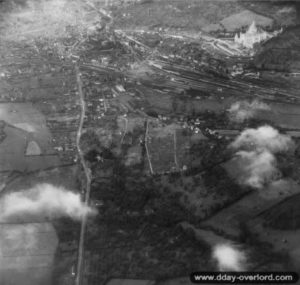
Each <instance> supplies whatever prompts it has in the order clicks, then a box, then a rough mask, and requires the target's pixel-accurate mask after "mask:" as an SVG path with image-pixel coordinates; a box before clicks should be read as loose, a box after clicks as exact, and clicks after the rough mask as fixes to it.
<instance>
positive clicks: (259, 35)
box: [234, 22, 281, 49]
mask: <svg viewBox="0 0 300 285" xmlns="http://www.w3.org/2000/svg"><path fill="white" fill-rule="evenodd" d="M280 32H281V30H280V31H275V32H273V33H268V32H266V31H264V30H262V29H259V28H258V27H257V26H256V24H255V22H252V24H251V25H250V26H249V28H248V30H247V31H246V32H245V33H240V34H235V37H234V41H235V42H236V43H238V44H240V45H242V46H244V47H245V48H249V49H252V48H253V47H254V45H255V44H257V43H261V42H264V41H266V40H268V39H270V38H272V37H274V36H276V35H277V34H279V33H280Z"/></svg>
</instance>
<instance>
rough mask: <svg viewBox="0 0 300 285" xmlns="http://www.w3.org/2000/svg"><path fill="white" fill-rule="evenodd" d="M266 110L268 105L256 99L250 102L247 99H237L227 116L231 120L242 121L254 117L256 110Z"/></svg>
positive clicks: (268, 108)
mask: <svg viewBox="0 0 300 285" xmlns="http://www.w3.org/2000/svg"><path fill="white" fill-rule="evenodd" d="M261 110H262V111H268V110H270V107H269V106H268V105H267V104H265V103H263V102H260V101H258V100H254V101H252V102H248V101H239V102H235V103H233V104H232V105H231V106H230V108H229V110H228V112H229V118H230V120H231V121H234V122H238V123H242V122H244V121H245V120H248V119H251V118H253V117H255V115H256V114H257V112H258V111H261Z"/></svg>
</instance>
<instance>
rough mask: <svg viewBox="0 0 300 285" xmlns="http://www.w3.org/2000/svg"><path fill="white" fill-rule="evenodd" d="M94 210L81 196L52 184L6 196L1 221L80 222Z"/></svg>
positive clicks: (0, 207) (2, 204) (2, 201)
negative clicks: (70, 219)
mask: <svg viewBox="0 0 300 285" xmlns="http://www.w3.org/2000/svg"><path fill="white" fill-rule="evenodd" d="M93 213H94V210H93V209H92V208H90V207H88V206H86V205H84V203H83V202H82V201H81V199H80V194H76V193H74V192H71V191H67V190H66V189H64V188H62V187H56V186H53V185H50V184H38V185H36V186H35V187H33V188H31V189H29V190H23V191H19V192H14V193H10V194H7V195H5V196H4V197H3V198H2V199H1V200H0V220H1V221H7V220H9V219H12V218H15V217H21V216H22V217H24V216H29V217H50V218H58V217H70V218H72V219H74V220H79V219H80V218H81V217H82V216H83V215H87V214H93Z"/></svg>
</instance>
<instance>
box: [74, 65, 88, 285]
mask: <svg viewBox="0 0 300 285" xmlns="http://www.w3.org/2000/svg"><path fill="white" fill-rule="evenodd" d="M75 70H76V80H77V86H78V94H79V97H80V106H81V114H80V123H79V127H78V131H77V136H76V147H77V153H78V156H79V159H80V163H81V165H82V168H83V170H84V173H85V176H86V186H85V191H84V204H85V206H88V205H89V200H90V192H91V171H90V169H89V168H88V166H87V164H86V162H85V160H84V155H83V151H82V149H81V148H80V138H81V134H82V129H83V123H84V118H85V113H86V105H85V100H84V95H83V91H82V81H81V74H80V70H79V67H78V66H76V67H75ZM86 224H87V215H86V214H84V215H83V216H82V220H81V229H80V239H79V249H78V261H77V274H76V279H75V284H76V285H80V284H82V277H83V273H84V272H83V271H84V264H83V261H84V240H85V232H86Z"/></svg>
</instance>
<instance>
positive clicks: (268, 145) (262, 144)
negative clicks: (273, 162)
mask: <svg viewBox="0 0 300 285" xmlns="http://www.w3.org/2000/svg"><path fill="white" fill-rule="evenodd" d="M292 146H293V141H292V139H291V138H290V137H289V136H287V135H283V134H280V133H279V132H278V130H276V129H274V128H272V127H270V126H262V127H259V128H257V129H247V130H245V131H243V132H242V133H241V134H240V135H239V136H238V137H237V138H236V140H235V141H234V142H233V143H232V144H231V147H233V148H236V149H237V148H243V147H246V148H249V147H250V148H254V149H257V148H263V149H268V150H269V151H271V152H273V153H276V152H281V151H287V150H289V149H290V148H291V147H292Z"/></svg>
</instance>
